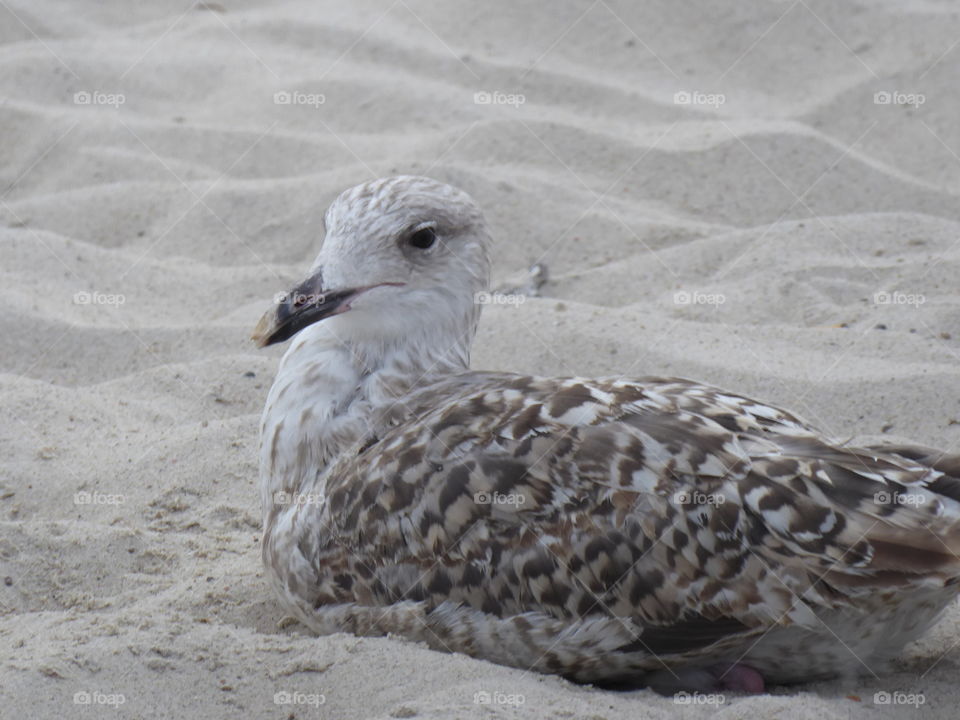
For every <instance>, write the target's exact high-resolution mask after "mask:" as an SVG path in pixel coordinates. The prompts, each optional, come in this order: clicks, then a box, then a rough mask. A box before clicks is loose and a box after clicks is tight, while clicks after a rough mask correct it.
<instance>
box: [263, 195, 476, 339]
mask: <svg viewBox="0 0 960 720" xmlns="http://www.w3.org/2000/svg"><path fill="white" fill-rule="evenodd" d="M324 224H325V226H326V236H325V237H324V240H323V243H322V245H321V248H320V252H319V254H318V255H317V259H316V261H315V262H314V263H313V266H312V268H311V269H310V272H309V273H308V275H307V277H306V279H304V280H303V282H301V283H299V284H298V285H297V286H296V287H294V288H293V289H291V290H289V291H288V292H286V293H284V294H282V295H281V296H278V302H277V303H276V305H275V306H274V307H273V308H271V309H270V310H268V311H267V312H266V314H264V316H263V317H262V318H261V319H260V322H259V324H258V325H257V327H256V329H255V330H254V333H253V340H254V342H256V344H257V345H258V346H260V347H264V346H267V345H273V344H274V343H279V342H283V341H285V340H288V339H290V338H291V337H293V336H294V335H296V334H297V333H299V332H302V331H305V330H306V329H307V328H310V327H312V326H315V325H317V324H319V323H322V324H323V325H324V326H325V330H326V332H327V333H328V334H329V335H332V336H334V337H335V338H337V339H338V340H341V341H342V342H344V343H346V344H362V343H365V342H366V343H379V344H381V345H394V346H395V345H403V344H405V343H406V344H409V343H414V342H422V341H423V339H424V335H425V334H430V333H439V334H440V335H444V334H447V335H449V334H451V333H452V334H453V335H454V336H456V335H457V334H464V333H468V334H469V337H468V338H467V341H466V342H467V345H469V342H470V340H472V336H473V331H474V330H475V328H476V322H477V319H478V317H479V310H480V306H479V305H478V304H477V302H476V297H477V294H478V293H480V292H482V291H483V290H485V289H486V287H487V283H488V280H489V272H490V262H489V257H488V245H489V242H490V238H489V234H488V231H487V227H486V223H485V222H484V219H483V215H482V213H481V212H480V209H479V207H478V206H477V204H476V203H475V202H474V201H473V199H472V198H470V196H469V195H467V194H466V193H465V192H463V191H462V190H458V189H457V188H454V187H451V186H450V185H446V184H444V183H441V182H438V181H436V180H432V179H430V178H425V177H415V176H399V177H391V178H384V179H380V180H374V181H372V182H368V183H364V184H362V185H358V186H356V187H354V188H351V189H349V190H346V191H345V192H343V193H342V194H341V195H340V196H339V197H338V198H337V199H336V200H335V201H334V202H333V204H332V205H331V206H330V207H329V209H328V210H327V212H326V215H325V216H324Z"/></svg>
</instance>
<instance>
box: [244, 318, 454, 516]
mask: <svg viewBox="0 0 960 720" xmlns="http://www.w3.org/2000/svg"><path fill="white" fill-rule="evenodd" d="M434 330H436V329H434ZM472 337H473V332H472V330H471V331H470V332H468V333H466V334H465V335H462V336H461V337H449V338H438V337H437V336H436V332H434V333H433V335H432V336H430V337H426V336H425V337H422V338H421V337H406V338H403V341H402V343H401V342H397V343H395V344H390V343H383V342H379V343H376V344H374V343H362V342H349V341H343V340H342V339H340V338H339V337H338V336H337V335H336V334H335V329H334V328H331V327H324V323H319V324H317V325H314V326H310V327H308V328H306V329H305V330H303V331H302V332H301V333H300V334H299V335H298V336H297V337H296V338H295V339H294V341H293V344H292V345H291V347H290V349H289V350H288V351H287V353H286V354H285V355H284V356H283V359H282V360H281V361H280V367H279V369H278V371H277V377H276V380H275V381H274V384H273V386H272V387H271V388H270V393H269V395H268V397H267V403H266V406H265V408H264V413H263V417H262V420H261V424H260V493H261V502H262V509H263V513H264V520H265V521H266V520H267V518H268V517H269V516H270V515H271V514H275V513H278V512H282V510H283V509H284V507H289V504H290V503H292V502H293V503H296V502H304V500H303V498H306V501H309V500H310V498H313V497H321V496H322V494H323V492H322V491H323V488H324V486H325V471H326V470H327V468H328V467H329V466H330V465H331V463H333V462H334V461H335V460H336V459H337V458H339V457H341V456H342V455H344V454H346V453H351V454H356V453H357V452H359V451H360V450H361V449H362V448H363V447H364V445H366V444H369V443H370V442H375V441H376V440H377V439H379V437H381V436H382V434H383V433H384V432H385V431H386V430H387V429H388V428H389V427H390V425H391V424H392V423H393V422H395V421H396V420H397V419H398V418H401V417H403V416H404V415H408V414H410V413H411V412H413V411H414V409H413V408H412V407H411V405H410V403H409V398H410V396H411V394H412V393H414V391H416V390H420V389H422V388H426V387H429V386H430V385H432V384H433V383H435V382H437V381H438V380H440V379H442V378H444V377H449V375H450V374H453V373H457V372H463V371H464V370H466V369H467V367H468V365H469V349H470V342H471V341H472Z"/></svg>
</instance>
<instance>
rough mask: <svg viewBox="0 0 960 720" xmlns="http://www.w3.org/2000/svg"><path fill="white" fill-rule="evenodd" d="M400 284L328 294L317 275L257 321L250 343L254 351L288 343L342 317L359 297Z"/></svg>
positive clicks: (318, 273) (285, 295)
mask: <svg viewBox="0 0 960 720" xmlns="http://www.w3.org/2000/svg"><path fill="white" fill-rule="evenodd" d="M402 284H403V283H395V282H387V283H379V284H377V285H367V286H365V287H359V288H347V289H345V290H329V289H325V288H324V287H323V276H322V274H321V273H320V272H319V271H318V272H316V273H315V274H313V275H311V276H310V277H308V278H307V279H306V280H304V281H303V282H302V283H300V284H299V285H297V287H295V288H294V289H293V290H291V291H290V292H288V293H285V294H284V295H282V296H281V297H279V298H278V302H277V304H276V306H275V307H273V308H271V309H270V310H268V311H267V312H266V313H264V315H263V317H262V318H260V322H258V323H257V327H256V328H254V330H253V335H252V336H251V340H253V341H254V342H255V343H256V345H257V347H266V346H267V345H273V344H275V343H279V342H283V341H284V340H289V339H290V338H292V337H293V336H294V335H296V334H297V333H298V332H300V331H301V330H303V329H304V328H305V327H307V326H308V325H313V324H314V323H315V322H319V321H321V320H323V319H325V318H328V317H333V316H334V315H339V314H341V313H345V312H346V311H347V310H349V309H350V301H351V300H353V299H354V298H356V297H357V296H358V295H359V294H360V293H363V292H366V291H367V290H371V289H373V288H375V287H380V286H381V285H402Z"/></svg>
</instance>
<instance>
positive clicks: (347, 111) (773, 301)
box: [0, 0, 960, 720]
mask: <svg viewBox="0 0 960 720" xmlns="http://www.w3.org/2000/svg"><path fill="white" fill-rule="evenodd" d="M637 5H641V6H640V7H637ZM958 37H960V12H958V11H957V10H956V7H955V6H953V5H951V4H950V3H947V2H937V1H936V0H929V1H927V2H922V1H920V0H916V1H914V2H909V1H907V2H872V3H866V2H864V3H862V4H858V3H842V4H841V3H833V2H830V1H829V0H797V2H792V3H791V2H789V1H783V2H778V1H775V0H774V1H768V2H746V3H745V2H739V1H738V0H721V1H720V2H714V3H706V2H703V3H677V2H672V1H668V0H661V1H660V2H647V3H642V4H637V3H629V2H622V1H621V2H614V1H613V0H599V1H598V2H594V3H590V2H553V3H548V2H535V3H509V2H492V3H477V2H444V3H429V2H423V1H421V0H398V1H397V2H390V1H389V0H386V1H383V2H380V1H378V2H373V1H367V0H364V1H362V2H358V3H350V4H347V3H332V2H314V1H312V0H292V1H290V2H281V3H268V2H256V1H255V0H245V1H241V2H232V1H231V0H219V2H210V3H201V4H199V5H191V3H189V2H187V1H186V0H182V1H180V2H173V1H170V2H160V1H156V2H152V3H148V4H145V6H142V7H141V6H139V5H136V4H133V3H127V2H119V1H118V0H113V1H111V2H103V3H97V2H92V1H90V0H87V1H85V2H76V3H64V2H50V1H49V0H32V1H31V2H25V1H24V0H12V1H10V2H4V3H2V4H0V43H2V45H0V97H2V104H0V116H2V128H3V132H2V134H0V159H2V161H0V176H2V177H0V253H2V258H0V272H2V274H3V282H2V283H0V295H2V298H3V308H4V312H3V313H2V316H0V335H2V338H3V342H2V346H0V353H2V356H0V357H2V360H0V362H2V365H0V371H2V374H0V386H2V422H0V448H2V454H0V457H2V466H0V577H3V579H4V582H3V584H2V585H0V646H2V647H3V648H4V651H3V653H2V658H0V663H2V665H0V667H2V670H0V677H2V681H0V717H3V718H31V719H35V720H40V719H41V718H64V717H69V718H74V717H76V718H88V717H89V718H94V717H98V718H99V717H111V718H112V717H118V718H121V717H122V718H126V717H130V718H161V717H172V718H188V717H198V718H199V717H202V718H209V719H210V720H217V719H219V718H235V717H244V718H330V719H333V718H424V719H426V718H444V719H447V718H489V717H510V718H557V719H560V718H591V719H592V720H601V719H603V720H615V719H617V718H668V717H682V718H700V717H708V716H709V717H719V718H746V717H762V718H770V717H779V718H817V719H818V720H823V719H824V718H860V717H864V718H867V717H869V718H878V717H879V718H883V717H944V718H952V717H955V716H956V707H957V705H958V703H960V687H958V685H957V682H956V675H957V670H958V661H960V649H958V648H957V646H958V644H960V610H958V608H956V607H953V608H951V609H950V610H949V611H948V612H947V614H946V616H945V617H944V619H943V621H942V622H941V623H940V624H939V625H938V626H937V627H936V628H935V629H934V630H933V631H932V632H931V633H930V634H929V635H928V636H927V637H925V638H924V639H923V640H922V641H920V642H918V643H916V644H914V645H913V646H911V647H909V648H907V650H906V651H905V652H904V655H903V658H902V660H901V661H900V662H898V663H897V664H896V665H895V666H894V667H893V668H892V669H891V671H890V672H888V673H881V672H879V669H877V671H876V675H874V674H873V670H874V669H872V668H866V667H865V668H864V674H865V676H866V677H865V678H861V679H855V678H846V679H837V680H835V681H831V682H824V683H817V684H812V685H806V686H802V687H796V688H775V689H773V691H772V693H771V694H769V695H761V696H756V697H741V696H734V695H730V696H727V697H722V698H719V697H713V698H696V699H694V700H693V701H691V702H690V703H688V704H683V703H682V702H677V700H676V699H674V698H662V697H659V696H656V695H654V694H652V693H650V692H648V691H638V692H630V693H612V692H604V691H600V690H596V689H593V688H589V687H578V686H575V685H572V684H570V683H568V682H565V681H563V680H561V679H558V678H555V677H544V676H539V675H536V674H533V673H524V672H520V671H517V670H512V669H508V668H503V667H498V666H495V665H492V664H489V663H486V662H481V661H477V660H472V659H469V658H466V657H463V656H451V655H445V654H441V653H437V652H433V651H430V650H427V649H426V648H424V647H421V646H418V645H415V644H412V643H408V642H404V641H402V640H398V639H392V638H377V639H359V638H355V637H353V636H350V635H336V636H332V637H324V638H316V637H313V636H311V635H310V634H308V633H307V632H305V631H304V630H303V629H302V628H301V627H300V626H298V625H296V624H291V623H280V622H279V621H280V620H281V619H282V618H283V615H284V612H283V610H282V608H281V607H280V605H279V603H278V602H277V601H276V599H275V598H274V597H273V595H272V593H271V591H270V589H269V588H268V587H267V585H266V583H265V581H264V579H263V573H262V570H261V563H260V552H259V536H260V528H259V522H260V511H259V496H258V490H257V425H258V421H259V414H260V411H261V408H262V406H263V402H264V399H265V396H266V392H267V389H268V388H269V386H270V383H271V381H272V378H273V374H274V372H275V369H276V364H277V360H278V358H279V356H280V354H281V353H282V352H283V348H282V347H279V348H271V349H269V350H266V351H258V350H256V349H255V348H254V347H253V345H252V343H251V342H250V341H249V339H248V338H249V335H250V332H251V330H252V328H253V326H254V325H255V323H256V321H257V319H258V318H259V316H260V314H261V313H262V312H263V311H264V310H265V309H266V308H267V307H268V306H269V304H270V302H271V299H272V297H273V296H274V294H275V293H277V292H278V291H282V290H285V289H287V288H289V287H290V286H292V284H293V283H294V282H296V281H298V280H299V279H301V277H302V276H303V273H304V271H305V270H306V268H307V267H308V266H309V264H310V262H311V261H312V259H313V256H314V254H315V252H316V249H317V247H318V243H319V241H320V239H321V236H322V235H321V234H322V226H321V223H320V220H321V217H322V213H323V211H324V210H325V208H326V206H327V204H328V203H329V202H330V200H332V199H333V198H334V197H335V196H336V194H337V193H339V192H340V191H341V190H343V189H344V188H346V187H349V186H352V185H354V184H356V183H359V182H362V181H364V180H366V179H370V178H372V177H375V176H383V175H390V174H396V173H414V174H426V175H430V176H433V177H436V178H438V179H441V180H444V181H448V182H451V183H454V184H456V185H458V186H460V187H462V188H464V189H465V190H467V191H468V192H470V193H471V194H472V195H473V196H474V197H475V198H476V199H477V200H478V201H479V202H480V203H481V205H482V206H483V207H484V208H485V211H486V214H487V217H488V220H489V222H490V224H491V226H492V229H493V232H494V235H495V238H496V255H495V258H494V267H495V279H494V283H495V286H498V287H507V286H509V285H510V284H511V283H515V282H519V281H522V280H523V279H524V277H525V274H526V269H527V267H528V266H529V265H530V264H531V263H534V262H543V263H546V264H547V265H548V267H549V270H550V275H551V280H550V282H549V283H548V284H547V285H546V286H545V287H544V288H543V290H542V296H541V297H536V298H532V297H531V298H525V299H524V302H522V303H516V302H514V303H510V304H506V303H505V304H494V305H491V306H489V307H488V308H487V309H486V310H485V314H484V318H483V321H482V323H481V327H480V330H479V334H478V338H477V342H476V346H475V352H474V362H473V365H474V367H476V368H484V369H501V370H514V371H520V372H536V373H541V374H563V375H569V374H585V375H601V374H607V375H609V374H613V375H628V376H642V375H657V374H666V375H679V376H685V377H691V378H696V379H698V380H702V381H706V382H709V383H712V384H715V385H720V386H722V387H728V388H730V389H735V390H737V391H740V392H744V393H747V394H752V395H755V396H757V397H759V398H762V399H764V400H767V401H771V402H774V403H777V404H780V405H783V406H784V407H786V408H788V409H790V410H792V411H795V412H796V413H798V414H800V415H801V416H803V417H805V418H806V419H808V420H810V421H811V422H813V423H815V424H817V425H819V426H820V427H821V428H823V429H824V430H825V431H826V432H828V433H829V434H830V435H832V436H834V437H837V438H840V439H842V440H848V439H849V440H852V441H854V442H862V441H878V440H883V439H890V440H896V439H898V438H899V439H902V438H910V439H913V440H915V441H918V442H922V443H924V444H928V445H933V446H937V447H941V448H943V449H950V450H953V451H958V450H960V424H958V422H960V392H958V390H960V363H958V360H960V292H958V288H957V278H958V276H960V242H958V240H960V204H958V202H957V199H958V195H960V158H958V153H960V124H958V123H957V121H956V117H957V110H958V108H960V102H958V101H960V92H958V90H957V87H956V77H957V75H958V71H960V47H958V42H957V38H958ZM278 693H279V694H278ZM877 693H888V695H886V696H885V695H882V694H881V695H876V694H877ZM896 693H900V695H896ZM885 699H889V704H884V700H885ZM921 701H922V705H921V704H920V703H921Z"/></svg>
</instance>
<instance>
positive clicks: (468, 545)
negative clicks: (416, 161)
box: [256, 177, 960, 691]
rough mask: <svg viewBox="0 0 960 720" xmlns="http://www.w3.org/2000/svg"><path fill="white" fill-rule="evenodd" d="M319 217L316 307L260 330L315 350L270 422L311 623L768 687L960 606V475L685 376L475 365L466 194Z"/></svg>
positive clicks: (426, 184)
mask: <svg viewBox="0 0 960 720" xmlns="http://www.w3.org/2000/svg"><path fill="white" fill-rule="evenodd" d="M326 220H327V237H326V239H325V241H324V244H323V247H322V249H321V251H320V256H319V257H318V259H317V263H316V264H315V266H314V270H313V272H312V274H311V277H310V278H309V279H308V280H307V281H305V283H304V284H303V285H301V286H300V287H299V288H298V289H297V291H295V292H296V293H300V294H301V295H304V296H307V299H306V300H304V301H303V302H301V303H299V304H298V303H297V302H296V298H295V296H294V295H291V296H290V297H289V298H287V299H286V300H285V301H284V302H282V303H281V304H280V305H279V306H278V308H277V309H275V310H273V311H271V312H270V313H268V314H267V315H266V316H265V317H264V319H263V320H262V321H261V325H260V326H259V327H258V330H257V333H256V337H257V339H258V341H259V342H260V343H261V344H268V343H271V342H276V341H279V340H283V339H286V338H287V337H290V335H291V334H293V333H296V332H298V331H299V334H297V335H296V337H295V339H294V341H293V345H292V347H291V348H290V350H289V351H288V352H287V354H286V355H285V357H284V359H283V361H282V363H281V366H280V370H279V372H278V375H277V380H276V382H275V384H274V386H273V388H272V389H271V392H270V397H269V399H268V401H267V406H266V409H265V411H264V416H263V424H262V428H261V435H262V451H261V488H262V497H263V508H264V538H263V557H264V562H265V564H266V567H267V570H268V575H269V577H270V579H271V581H272V583H273V585H274V586H275V587H276V589H277V590H278V592H279V593H280V596H281V598H282V599H283V600H284V601H285V603H286V604H287V605H288V606H289V607H290V608H291V609H292V610H293V611H294V612H295V613H296V615H297V617H298V618H300V619H301V620H302V621H303V622H304V623H306V624H307V625H308V626H309V627H311V628H312V629H314V630H315V631H317V632H319V633H330V632H336V631H341V630H345V631H349V632H354V633H357V634H360V635H379V634H386V633H394V634H398V635H402V636H405V637H408V638H413V639H417V640H422V641H425V642H427V643H429V644H430V645H431V646H432V647H434V648H436V649H440V650H449V651H454V652H463V653H466V654H469V655H473V656H475V657H481V658H486V659H489V660H492V661H494V662H498V663H503V664H506V665H511V666H515V667H520V668H524V669H527V668H531V669H535V670H538V671H541V672H549V673H559V674H561V675H564V676H566V677H569V678H572V679H575V680H578V681H584V682H597V683H603V684H617V685H651V686H653V687H655V688H657V689H659V690H661V691H669V690H673V689H692V690H700V689H709V688H714V687H731V688H734V689H745V690H759V689H761V688H762V683H760V684H758V682H759V678H757V677H756V676H757V673H759V676H762V678H763V679H764V680H766V681H767V682H774V683H788V682H798V681H804V680H810V679H816V678H824V677H830V676H834V675H838V674H859V673H865V672H879V671H880V670H882V668H883V665H884V663H886V662H887V661H888V660H890V659H891V658H892V657H894V656H895V655H896V654H897V653H898V652H899V651H900V649H901V648H902V647H903V645H904V644H905V643H906V642H908V641H910V640H912V639H913V638H915V637H917V636H918V635H919V634H921V633H922V632H923V631H924V630H926V629H927V628H928V627H929V626H930V625H931V624H932V623H933V622H934V621H935V620H936V619H937V617H938V615H939V614H940V612H941V611H942V609H943V608H944V607H945V606H946V605H947V604H948V603H949V602H951V601H952V599H953V598H954V596H955V595H956V588H955V584H956V582H957V579H958V577H960V559H958V557H957V555H956V553H957V551H958V550H960V459H958V458H957V457H955V456H943V455H941V454H939V453H937V452H936V451H933V450H929V449H927V448H922V447H912V446H911V447H867V448H849V447H844V446H842V445H840V444H837V443H834V442H831V441H830V440H829V439H827V438H824V437H823V436H822V435H821V434H820V433H819V432H818V431H817V430H816V429H814V428H812V427H810V426H809V425H807V424H806V423H804V422H803V421H802V420H800V419H798V418H796V417H795V416H793V415H791V414H789V413H787V412H784V411H783V410H779V409H776V408H773V407H770V406H768V405H766V404H764V403H761V402H757V401H755V400H751V399H749V398H745V397H742V396H739V395H736V394H733V393H728V392H725V391H722V390H719V389H717V388H713V387H709V386H706V385H701V384H699V383H695V382H691V381H688V380H681V379H675V378H649V377H648V378H639V379H635V380H624V379H619V378H607V379H584V378H541V377H529V376H522V375H513V374H507V373H490V372H475V371H470V370H469V369H468V362H469V347H470V343H471V341H472V337H473V332H474V329H475V326H476V321H477V317H478V311H479V306H478V305H477V303H475V302H474V295H475V293H477V292H479V291H482V290H484V289H485V288H486V283H487V275H488V261H487V247H488V243H489V239H488V236H487V230H486V227H485V225H484V222H483V218H482V216H481V214H480V212H479V210H477V208H476V205H475V204H474V203H473V202H472V201H471V200H470V198H469V197H467V196H466V195H465V194H463V193H462V192H460V191H458V190H455V189H453V188H451V187H449V186H446V185H442V184H440V183H437V182H435V181H432V180H428V179H425V178H413V177H400V178H390V179H385V180H379V181H376V182H374V183H368V184H366V185H362V186H359V187H358V188H354V189H352V190H349V191H347V192H346V193H344V194H343V195H342V196H341V197H340V198H338V199H337V201H336V202H335V203H334V204H333V205H332V206H331V208H330V210H329V211H328V213H327V218H326ZM425 227H426V228H432V230H431V232H432V236H433V238H434V241H433V243H432V244H431V245H429V246H428V247H422V246H423V245H425V244H426V242H427V240H429V238H430V236H431V232H426V234H424V232H425V231H424V228H425ZM418 233H419V234H418ZM301 299H302V298H301ZM907 500H908V502H907Z"/></svg>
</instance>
